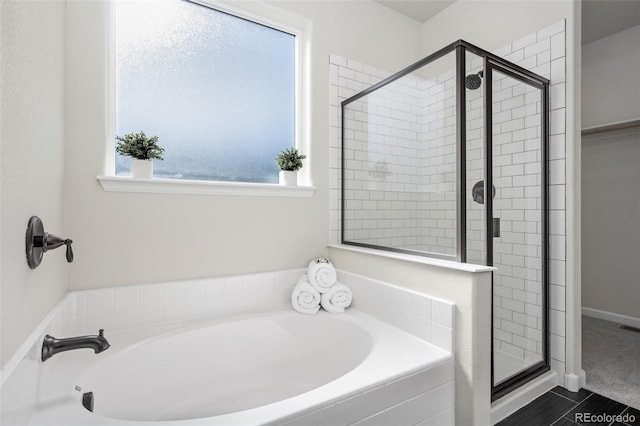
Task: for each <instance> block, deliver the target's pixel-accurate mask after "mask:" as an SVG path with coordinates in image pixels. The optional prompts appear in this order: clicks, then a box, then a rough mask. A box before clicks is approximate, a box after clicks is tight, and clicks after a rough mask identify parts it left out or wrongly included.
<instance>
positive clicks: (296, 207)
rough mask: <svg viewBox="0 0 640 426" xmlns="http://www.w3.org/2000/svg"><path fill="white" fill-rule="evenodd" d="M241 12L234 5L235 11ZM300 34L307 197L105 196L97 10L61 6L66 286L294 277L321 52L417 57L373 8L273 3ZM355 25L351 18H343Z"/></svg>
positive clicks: (309, 208)
mask: <svg viewBox="0 0 640 426" xmlns="http://www.w3.org/2000/svg"><path fill="white" fill-rule="evenodd" d="M251 3H252V2H245V3H240V2H238V3H236V2H234V3H233V5H234V6H236V7H242V6H243V5H245V6H247V5H249V6H251ZM274 4H276V6H277V7H278V8H280V10H283V9H284V10H286V11H288V12H290V13H293V14H296V15H298V17H300V19H301V20H306V21H307V22H308V27H309V28H310V29H311V52H310V59H311V80H310V81H311V112H310V113H311V120H310V122H311V135H310V136H311V141H310V152H307V154H310V155H309V157H308V159H307V160H306V167H308V168H309V169H310V171H311V180H312V184H313V185H315V186H317V188H318V189H317V191H316V192H315V194H314V196H313V197H312V198H295V199H293V198H286V199H280V198H261V197H223V196H192V195H151V194H127V193H106V192H104V191H103V190H102V189H101V188H100V186H99V184H98V182H97V181H96V176H97V175H100V174H103V173H104V167H103V164H104V162H105V143H106V140H107V110H106V107H107V50H106V49H107V40H108V38H107V34H108V28H107V10H108V9H107V7H106V3H105V2H101V1H96V2H69V4H68V14H67V24H68V39H67V42H68V62H67V65H68V73H67V83H68V93H67V96H68V98H67V134H68V139H67V155H66V163H67V165H68V168H67V170H68V173H67V176H66V181H65V185H66V190H67V193H68V202H67V206H66V207H67V222H68V230H69V234H70V235H71V236H72V238H74V244H75V248H76V252H77V256H76V258H77V260H76V263H75V264H74V267H73V268H72V270H71V277H70V286H71V288H74V289H78V288H92V287H101V286H112V285H125V284H133V283H144V282H153V281H166V280H176V279H187V278H198V277H211V276H220V275H228V274H241V273H249V272H256V271H267V270H276V269H287V268H294V267H300V266H303V265H304V264H306V262H308V261H309V259H310V258H312V257H315V256H318V255H321V254H323V253H325V251H326V249H325V244H326V236H327V232H328V229H329V228H328V216H327V206H328V204H329V197H328V185H329V178H328V170H329V149H328V148H329V145H328V143H329V136H328V135H329V114H328V103H329V101H328V87H329V60H328V59H329V53H330V52H337V53H340V54H344V55H349V56H350V57H354V58H361V59H362V60H367V61H369V62H371V63H376V64H380V65H384V66H385V67H387V68H390V69H394V68H399V67H401V66H402V65H404V64H407V63H410V62H412V61H413V60H415V59H416V57H417V56H418V55H419V45H420V26H419V24H417V23H416V22H414V21H411V20H410V19H408V18H405V17H402V16H400V15H398V14H396V13H395V12H392V11H390V10H388V9H386V8H384V7H382V6H380V5H378V4H376V3H373V2H329V3H327V2H316V1H311V2H274ZM354 16H358V19H353V17H354Z"/></svg>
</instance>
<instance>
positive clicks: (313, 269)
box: [307, 257, 338, 293]
mask: <svg viewBox="0 0 640 426" xmlns="http://www.w3.org/2000/svg"><path fill="white" fill-rule="evenodd" d="M307 277H308V279H309V284H311V285H312V286H313V288H315V289H316V290H318V291H319V292H320V293H325V292H326V291H328V290H329V289H330V288H331V287H332V286H333V285H334V284H335V283H336V282H337V280H338V274H337V273H336V269H335V268H334V267H333V264H332V263H331V261H330V260H329V259H326V258H323V257H317V258H315V259H313V260H312V261H311V262H310V263H309V266H308V267H307Z"/></svg>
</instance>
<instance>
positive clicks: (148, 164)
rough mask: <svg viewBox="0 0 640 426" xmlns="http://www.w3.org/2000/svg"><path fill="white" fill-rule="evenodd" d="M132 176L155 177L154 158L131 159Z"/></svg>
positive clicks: (140, 177)
mask: <svg viewBox="0 0 640 426" xmlns="http://www.w3.org/2000/svg"><path fill="white" fill-rule="evenodd" d="M131 177H132V178H136V179H151V178H153V160H136V159H135V158H132V159H131Z"/></svg>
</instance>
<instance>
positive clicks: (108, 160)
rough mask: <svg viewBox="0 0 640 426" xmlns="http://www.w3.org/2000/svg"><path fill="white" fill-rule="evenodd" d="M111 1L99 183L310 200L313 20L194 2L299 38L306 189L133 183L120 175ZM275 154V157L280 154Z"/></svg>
mask: <svg viewBox="0 0 640 426" xmlns="http://www.w3.org/2000/svg"><path fill="white" fill-rule="evenodd" d="M117 1H119V0H111V1H110V2H109V12H108V13H109V27H108V33H109V34H108V42H109V46H108V94H107V104H108V105H107V111H108V120H107V125H108V129H107V141H106V143H105V162H104V175H101V176H98V181H99V182H100V184H101V185H102V188H103V189H104V190H105V191H115V192H142V193H145V192H146V193H164V194H204V195H241V196H278V197H282V196H285V197H287V196H288V197H310V196H312V195H313V193H314V191H315V187H314V186H312V184H311V167H310V158H309V157H310V155H309V153H310V151H311V150H310V148H311V147H310V110H311V108H310V105H309V99H310V79H309V74H310V69H309V63H310V55H309V50H310V49H309V38H308V36H307V34H309V32H310V31H309V29H310V22H309V21H308V20H307V19H305V18H302V17H299V16H296V15H293V14H290V13H288V12H286V11H283V10H282V9H279V8H276V7H275V6H272V5H267V4H265V3H262V2H247V3H249V4H247V5H245V4H243V8H242V9H240V8H238V7H236V6H235V5H234V6H232V5H230V4H229V3H224V2H220V1H217V0H188V1H190V2H192V3H195V4H200V5H202V6H205V7H208V8H211V9H214V10H218V11H221V12H224V13H228V14H230V15H233V16H237V17H239V18H243V19H246V20H249V21H252V22H255V23H257V24H261V25H265V26H267V27H270V28H273V29H276V30H279V31H283V32H286V33H289V34H292V35H294V36H295V58H296V59H295V93H296V96H295V106H294V114H295V119H294V123H295V129H294V138H295V142H294V146H295V147H296V148H298V150H299V151H300V152H301V153H302V154H305V155H307V159H306V160H305V165H304V167H303V168H302V169H301V170H300V171H299V172H298V173H299V175H298V178H299V181H300V185H299V186H297V187H288V186H283V185H278V184H269V183H253V182H227V181H204V180H187V179H156V178H154V179H133V178H130V177H123V176H116V175H115V157H116V153H115V136H116V132H115V128H116V127H115V125H116V119H115V118H116V103H115V97H116V96H115V95H116V35H115V25H116V20H115V5H116V2H117ZM274 156H275V154H274Z"/></svg>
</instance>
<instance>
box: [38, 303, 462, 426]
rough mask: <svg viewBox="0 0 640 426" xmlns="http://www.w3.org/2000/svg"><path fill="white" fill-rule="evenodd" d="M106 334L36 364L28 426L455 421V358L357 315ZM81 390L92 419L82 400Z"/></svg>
mask: <svg viewBox="0 0 640 426" xmlns="http://www.w3.org/2000/svg"><path fill="white" fill-rule="evenodd" d="M106 337H107V338H108V339H109V340H110V342H111V348H110V349H109V350H108V351H106V352H103V353H101V354H99V355H95V354H93V352H92V351H90V350H77V351H70V352H66V353H62V354H58V355H56V356H55V357H54V358H52V359H51V360H49V361H47V362H46V363H45V364H44V367H45V368H48V373H47V374H48V377H47V378H46V382H47V383H48V386H46V388H45V389H44V390H43V391H42V393H41V395H40V396H39V398H38V403H37V404H36V410H35V413H34V414H33V415H32V417H31V421H30V424H32V425H68V426H72V425H121V424H122V425H124V424H145V425H152V424H158V425H160V424H162V425H167V424H172V425H173V424H183V425H227V426H231V425H262V424H278V425H280V424H292V425H294V424H295V425H303V424H309V425H338V424H340V425H342V424H344V425H347V424H353V423H358V422H361V423H358V424H389V421H393V423H392V424H394V425H400V424H405V422H403V416H404V417H406V418H407V419H415V418H419V419H428V418H437V417H433V416H434V415H437V413H439V412H443V409H445V411H446V413H445V416H444V418H445V423H440V422H442V418H441V419H440V420H439V423H438V424H446V419H450V421H452V415H450V413H451V412H452V407H453V399H454V389H453V388H454V385H453V374H454V373H453V357H452V355H451V353H450V352H447V351H445V350H442V349H440V348H438V347H436V346H434V345H432V344H430V343H427V342H425V341H423V340H421V339H418V338H417V337H414V336H412V335H410V334H408V333H406V332H403V331H401V330H399V329H397V328H395V327H392V326H390V325H388V324H386V323H384V322H381V321H379V320H377V319H375V318H373V317H371V316H369V315H367V314H365V313H363V312H359V311H357V310H355V309H350V310H348V311H347V312H346V313H344V314H337V315H332V314H328V313H326V312H320V313H319V314H318V315H316V316H306V315H302V314H298V313H296V312H293V311H291V310H287V311H275V312H267V313H260V314H253V315H251V316H247V315H244V316H236V317H234V318H232V319H225V320H224V321H212V322H208V323H203V322H199V323H197V324H194V323H192V324H191V325H189V326H186V327H182V328H179V329H174V330H171V331H167V330H166V328H165V329H162V328H155V329H147V330H136V331H121V332H117V333H113V334H111V335H109V333H106ZM86 392H93V395H94V412H93V413H91V412H89V411H88V410H86V409H85V408H84V407H83V406H82V404H81V399H82V395H83V394H84V393H86ZM403 407H404V408H403ZM447 408H449V409H448V411H447V410H446V409H447ZM394 410H395V411H394ZM447 413H449V414H447ZM416 415H417V417H416ZM414 423H415V422H413V420H407V421H406V424H414ZM424 424H429V423H424Z"/></svg>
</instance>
